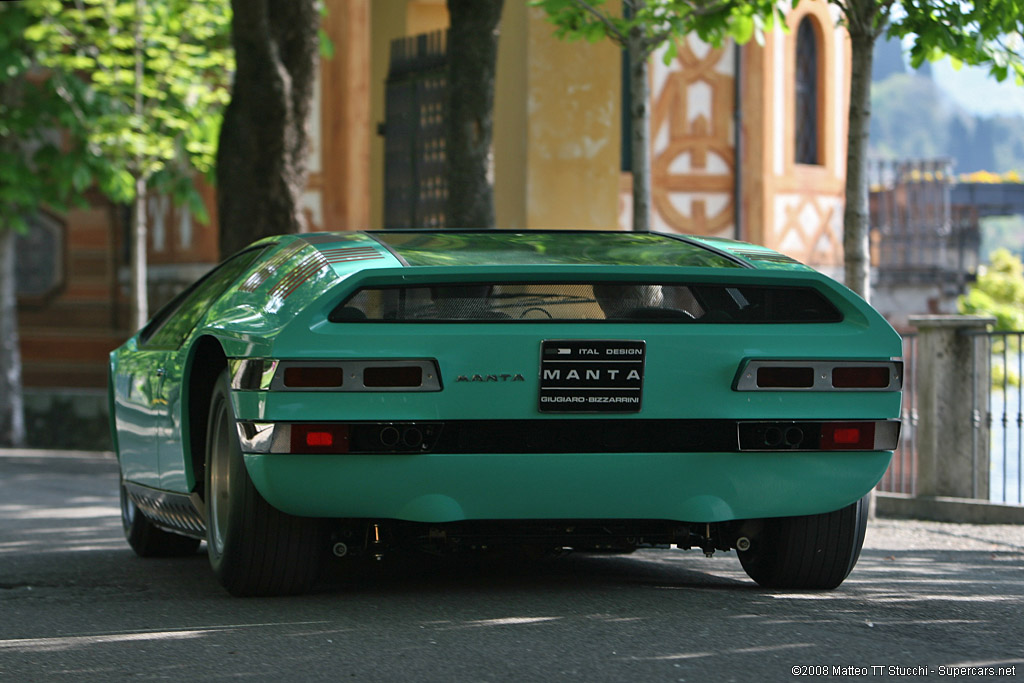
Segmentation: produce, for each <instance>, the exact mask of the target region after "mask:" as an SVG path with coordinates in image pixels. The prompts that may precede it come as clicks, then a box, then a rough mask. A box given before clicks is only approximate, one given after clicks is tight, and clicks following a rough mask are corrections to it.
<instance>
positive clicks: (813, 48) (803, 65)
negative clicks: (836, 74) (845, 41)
mask: <svg viewBox="0 0 1024 683" xmlns="http://www.w3.org/2000/svg"><path fill="white" fill-rule="evenodd" d="M812 21H813V20H812V19H811V18H810V17H804V18H803V19H802V20H801V21H800V26H799V28H798V29H797V32H796V163H798V164H820V163H821V152H820V151H819V149H818V34H817V32H816V31H815V30H814V25H813V24H812Z"/></svg>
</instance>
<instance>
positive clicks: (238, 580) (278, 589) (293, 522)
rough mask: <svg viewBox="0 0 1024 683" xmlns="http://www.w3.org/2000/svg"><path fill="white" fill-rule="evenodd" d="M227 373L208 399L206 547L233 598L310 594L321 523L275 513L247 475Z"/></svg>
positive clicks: (317, 567) (319, 550)
mask: <svg viewBox="0 0 1024 683" xmlns="http://www.w3.org/2000/svg"><path fill="white" fill-rule="evenodd" d="M229 391H230V388H229V385H228V373H227V370H225V371H224V372H222V373H221V375H220V377H219V378H218V379H217V383H216V385H215V386H214V389H213V394H212V396H211V399H210V415H209V421H208V423H207V432H206V435H207V443H206V492H207V501H206V517H207V519H206V546H207V552H208V553H209V556H210V565H211V566H212V567H213V571H214V573H215V574H216V575H217V578H218V580H220V582H221V584H222V585H223V586H224V587H225V588H226V589H227V590H228V592H230V593H231V594H233V595H239V596H245V595H290V594H295V593H301V592H303V591H306V590H308V589H309V588H310V586H311V585H312V584H313V581H315V580H316V578H317V574H318V573H319V570H320V564H321V562H320V560H321V555H322V552H323V550H324V549H325V548H326V539H325V536H324V533H323V524H322V522H321V520H318V519H309V518H304V517H295V516H292V515H288V514H285V513H283V512H281V511H280V510H277V509H276V508H274V507H272V506H271V505H270V504H269V503H268V502H267V501H266V500H264V499H263V496H261V495H260V493H259V491H257V490H256V487H255V486H253V483H252V480H251V479H250V478H249V473H248V472H247V471H246V469H245V462H244V459H243V456H242V451H241V447H240V445H239V442H238V431H237V429H236V427H235V416H234V412H233V409H232V407H231V400H230V394H229Z"/></svg>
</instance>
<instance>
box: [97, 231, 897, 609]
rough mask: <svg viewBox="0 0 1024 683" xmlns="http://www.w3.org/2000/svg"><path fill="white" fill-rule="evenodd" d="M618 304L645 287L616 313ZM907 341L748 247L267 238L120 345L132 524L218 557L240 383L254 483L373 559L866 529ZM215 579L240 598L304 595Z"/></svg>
mask: <svg viewBox="0 0 1024 683" xmlns="http://www.w3.org/2000/svg"><path fill="white" fill-rule="evenodd" d="M602 294H603V295H607V296H606V297H605V299H601V295H602ZM609 296H611V297H619V298H618V299H615V301H616V302H618V303H621V302H622V301H627V300H628V301H630V302H633V303H635V301H634V300H633V299H629V297H640V298H644V297H646V299H645V300H644V301H643V303H644V304H645V305H643V306H639V307H634V308H631V309H629V311H628V312H616V313H609V312H606V308H607V307H608V306H610V304H609V303H608V301H609V299H608V297H609ZM670 298H672V299H673V301H674V302H675V304H676V306H677V307H676V308H672V307H669V306H668V305H667V303H666V302H667V301H668V300H669V299H670ZM681 301H682V302H683V304H679V302H681ZM716 302H717V303H716ZM652 303H653V304H654V305H649V304H652ZM732 309H735V310H732ZM607 310H612V309H611V308H607ZM622 310H625V309H622ZM901 353H902V344H901V340H900V337H899V336H898V335H897V334H896V333H895V332H894V331H893V329H892V328H891V327H890V326H889V325H888V324H887V323H886V322H885V320H884V319H883V318H882V317H881V316H880V315H879V314H878V313H877V312H875V311H874V310H873V309H872V308H871V307H870V306H868V305H867V304H866V303H865V302H864V301H863V300H861V299H860V298H859V297H857V296H856V295H854V294H853V293H852V292H850V291H849V290H847V289H846V288H845V287H843V286H841V285H839V284H837V283H836V282H834V281H833V280H831V279H829V278H828V277H826V276H824V275H822V274H819V273H817V272H816V271H814V270H813V269H811V268H808V267H806V266H803V265H801V264H799V263H797V262H795V261H793V260H791V259H788V258H787V257H784V256H782V255H780V254H777V253H775V252H772V251H770V250H767V249H764V248H762V247H756V246H753V245H749V244H743V243H739V242H732V241H728V240H717V239H699V238H689V237H681V236H670V235H659V234H653V233H620V232H581V231H536V232H535V231H519V232H515V231H464V232H462V231H381V232H363V233H317V234H304V235H291V236H282V237H279V238H272V239H267V240H263V241H262V242H259V243H257V244H255V245H253V246H252V247H250V248H249V249H247V250H245V251H243V252H240V254H237V255H235V256H234V257H232V258H231V259H229V260H228V261H226V262H225V263H224V264H221V266H219V267H218V268H217V269H215V270H214V271H213V272H212V273H211V274H209V275H208V276H207V277H206V278H204V279H203V280H201V281H200V282H199V283H197V285H196V286H194V287H193V288H192V289H190V290H188V291H186V292H185V293H183V295H182V296H180V297H179V298H178V299H176V300H175V301H173V302H171V304H169V305H168V306H167V307H165V308H164V309H163V310H162V311H161V312H159V313H158V314H157V316H155V318H154V320H153V321H151V322H150V323H149V324H148V325H147V326H146V327H145V328H144V329H143V330H142V331H140V332H139V333H138V334H137V335H135V336H134V337H132V338H131V339H129V340H128V341H127V342H126V343H125V344H124V345H123V346H121V347H120V348H118V349H117V350H115V351H114V352H113V353H112V354H111V361H110V387H111V391H110V396H111V416H112V417H111V419H112V428H113V432H114V439H115V444H116V447H117V450H118V458H119V462H120V467H121V472H122V479H123V484H122V493H123V500H124V506H123V507H124V509H125V527H126V533H128V535H129V540H130V541H133V546H134V547H136V550H137V551H140V554H169V553H170V551H169V550H168V551H167V552H162V551H161V543H164V544H165V545H166V543H165V542H169V541H175V542H176V539H174V538H172V535H178V536H181V537H183V538H184V537H192V538H206V539H207V540H208V542H210V541H209V533H210V531H209V527H210V526H211V520H213V521H216V520H217V519H220V522H221V524H220V526H225V525H227V524H228V512H226V510H227V509H228V506H234V505H236V503H233V502H232V501H231V500H229V498H231V495H233V494H232V492H233V491H235V489H234V488H231V489H230V490H229V489H223V491H222V492H223V493H224V496H223V498H224V499H223V500H221V502H220V503H219V505H220V507H219V508H218V509H220V510H221V513H220V517H217V516H216V515H215V513H214V511H212V508H211V505H210V504H209V503H210V498H211V497H212V496H214V495H216V494H210V495H207V491H208V490H209V489H213V490H214V491H218V490H220V489H218V486H219V484H218V483H217V482H220V481H226V479H223V480H222V479H218V475H217V474H216V473H217V472H218V471H219V470H218V469H217V467H218V465H217V462H218V461H217V458H219V457H220V456H218V455H217V453H219V452H221V451H223V450H224V448H222V447H219V446H217V445H216V444H215V443H214V441H215V436H214V431H215V425H216V424H220V423H219V422H218V421H217V420H216V419H215V417H216V416H215V415H213V414H211V412H210V411H211V401H212V403H213V404H214V405H216V404H217V399H216V396H217V387H216V383H217V381H218V377H223V376H226V377H227V378H228V379H227V380H223V379H222V380H221V382H222V383H223V382H228V383H230V389H227V390H225V389H222V390H221V394H223V395H224V396H225V401H226V402H227V403H229V404H230V405H229V406H228V407H229V408H230V410H229V412H227V413H225V414H226V415H227V416H228V417H227V421H228V422H230V424H231V430H229V431H230V433H229V434H228V436H227V437H225V438H229V440H230V444H233V445H232V448H233V449H235V450H237V451H238V452H239V453H240V454H241V456H240V462H244V474H245V477H246V478H247V479H248V482H247V484H248V483H251V486H252V489H253V490H254V491H255V492H256V493H257V494H258V495H257V498H258V499H259V500H260V504H261V505H264V504H266V505H267V506H268V508H269V509H272V510H274V511H276V512H274V514H277V513H281V514H283V515H285V516H287V517H288V518H289V519H291V520H293V521H296V524H299V523H300V522H299V520H318V521H317V524H320V525H322V526H323V525H326V526H323V528H325V529H332V530H333V531H324V533H325V534H326V536H325V537H324V538H328V539H329V540H330V539H333V541H332V542H333V544H334V545H333V547H334V548H335V554H339V553H338V541H337V539H338V538H342V537H345V538H348V537H352V536H353V535H355V536H359V535H360V534H363V536H359V537H360V538H362V537H365V530H366V529H372V530H373V533H374V534H375V541H374V543H376V544H377V545H381V544H382V542H381V541H380V536H379V535H380V534H381V533H382V532H381V529H385V531H386V533H388V534H390V535H389V538H391V539H394V540H395V541H396V542H397V540H398V539H400V538H401V539H422V538H426V537H432V538H435V539H436V538H444V539H449V538H458V537H459V536H460V531H459V530H460V529H465V528H466V527H467V525H473V527H472V528H473V529H474V531H473V534H477V535H480V534H482V536H480V537H481V538H486V537H488V536H489V535H490V534H489V532H488V531H487V529H490V528H493V529H495V531H494V535H493V538H494V539H500V538H506V539H512V538H516V537H517V532H516V531H515V530H516V529H520V528H523V529H525V528H527V527H531V525H532V527H531V528H538V527H540V526H543V525H544V524H545V523H548V522H553V521H555V520H558V521H559V522H560V524H561V525H562V526H564V521H565V520H577V521H581V522H582V521H583V520H587V521H592V522H594V526H595V528H597V527H600V528H610V527H616V528H618V526H617V525H620V526H621V529H622V532H621V533H610V534H609V537H608V539H606V540H607V543H605V544H603V545H602V543H601V539H600V538H597V540H595V537H594V535H593V534H590V535H587V536H586V541H579V542H578V543H575V542H574V541H573V536H572V535H571V534H570V535H568V536H566V537H565V538H556V537H549V536H550V534H549V535H548V536H545V539H546V544H547V545H553V546H569V547H573V546H575V545H579V546H580V547H582V546H587V549H600V548H601V547H607V548H613V547H614V548H619V549H621V546H622V544H623V543H624V542H625V541H624V540H623V539H626V538H630V539H633V538H636V537H637V533H638V528H640V527H642V528H646V529H655V530H657V531H651V532H650V533H649V534H647V535H648V536H649V537H650V538H651V539H653V540H652V541H651V543H652V544H654V545H665V544H666V543H672V544H675V545H679V546H680V547H687V545H699V546H701V547H704V549H705V550H706V551H707V550H708V548H709V547H711V549H712V550H713V549H714V548H716V547H717V548H720V549H729V548H738V549H739V550H746V548H745V547H744V546H748V545H749V542H750V541H751V539H756V538H757V537H758V530H759V529H760V528H761V527H762V526H764V525H763V523H762V522H760V521H758V520H772V519H781V518H793V519H809V518H812V517H814V516H821V515H828V514H838V513H837V511H842V510H844V509H853V508H856V509H855V510H853V512H851V513H850V514H854V513H856V514H854V516H855V517H856V519H858V520H859V519H860V517H859V516H858V515H860V514H861V513H860V508H861V507H863V505H862V503H860V502H859V501H861V499H862V498H863V497H865V496H866V494H868V493H869V492H870V490H871V489H872V487H873V486H874V485H875V484H876V483H877V482H878V480H879V479H880V478H881V476H882V474H883V473H884V472H885V470H886V468H887V467H888V464H889V461H890V458H891V455H892V449H893V448H895V445H896V439H897V438H898V431H899V427H898V422H896V418H898V416H899V411H900V386H901V382H902V377H901V373H902V365H901V363H900V362H899V357H900V356H901ZM588 354H590V355H589V356H588ZM562 359H565V360H562ZM559 363H562V365H559ZM587 363H590V365H587ZM630 363H632V365H630ZM591 368H593V370H591ZM634 369H635V372H633V373H632V374H630V377H632V378H633V379H630V380H629V381H626V379H625V378H626V376H627V374H628V373H629V371H630V370H634ZM588 370H589V371H590V372H589V373H588ZM574 371H575V374H574ZM619 373H621V374H619ZM569 377H572V378H573V379H572V381H569V380H568V379H567V378H569ZM576 378H582V379H579V381H577V379H576ZM609 378H611V379H609ZM211 395H212V396H214V398H213V399H211ZM234 430H237V433H235V431H234ZM217 434H222V436H223V434H227V432H223V430H222V431H221V432H217ZM222 440H223V439H222ZM211 444H212V445H211ZM218 448H220V450H218ZM225 462H226V461H225ZM224 467H225V468H226V467H227V465H224ZM241 467H242V466H241V465H238V468H239V469H238V470H237V472H241V471H243V470H242V469H241ZM211 470H212V472H213V475H212V476H213V479H212V480H211ZM222 471H224V472H227V470H226V469H223V470H222ZM237 472H236V475H235V476H237ZM211 482H212V483H211ZM235 485H236V484H232V486H235ZM231 510H232V512H231V514H232V515H235V514H237V515H238V516H239V517H244V516H245V515H246V514H247V513H243V512H238V513H235V512H234V511H233V510H234V508H233V507H231ZM324 520H335V521H334V522H324ZM340 520H343V521H340ZM598 521H599V522H600V524H599V523H597V522H598ZM240 523H241V522H237V521H235V522H232V524H234V525H235V527H237V526H238V524H240ZM310 523H311V524H312V523H313V522H312V521H310ZM488 525H490V526H488ZM602 525H603V526H602ZM638 525H639V526H638ZM712 525H715V532H714V533H713V532H712ZM858 525H859V526H858ZM214 526H217V524H214ZM854 526H855V527H856V528H854V529H853V530H852V532H853V533H854V535H857V534H858V533H859V534H860V535H861V537H862V534H863V528H862V527H863V522H862V521H857V522H856V523H855V524H854ZM150 527H152V528H150ZM318 528H320V527H318ZM140 529H141V531H140ZM339 529H341V530H343V532H344V533H342V532H341V531H339ZM389 529H390V531H388V530H389ZM481 529H482V530H483V531H481ZM682 529H685V531H680V530H682ZM695 529H698V530H699V529H704V532H702V533H698V532H697V531H694V530H695ZM420 530H422V533H421V531H420ZM144 531H151V532H152V536H153V537H154V538H157V539H159V540H158V541H152V542H149V541H146V540H145V538H148V537H146V536H145V534H144V533H143V532H144ZM133 533H134V534H135V536H136V538H134V540H133ZM218 533H219V532H218ZM239 533H240V532H239ZM523 533H526V532H523ZM766 533H767V532H766ZM778 533H781V532H777V533H776V536H777V535H778ZM339 534H340V535H339ZM346 534H347V535H346ZM679 534H684V535H685V538H681V537H680V536H679ZM520 535H521V534H520ZM527 535H528V534H527ZM599 535H600V534H598V536H599ZM641 535H643V534H641ZM474 537H476V536H474ZM140 538H142V539H143V540H139V539H140ZM768 538H769V536H768V535H766V536H764V539H766V540H765V542H764V543H761V545H762V546H765V545H768V543H767V539H768ZM771 538H775V537H774V536H773V537H771ZM327 542H328V541H323V540H322V539H321V540H320V541H318V543H320V544H324V543H327ZM182 543H184V542H182ZM218 544H219V542H218ZM773 544H775V542H774V541H773ZM229 545H230V544H229ZM343 545H344V544H343ZM356 545H359V544H356ZM364 545H365V544H364ZM640 545H642V543H641V544H640ZM757 545H758V544H757V543H755V546H757ZM855 545H856V551H857V552H859V547H860V544H859V542H857V543H856V544H855ZM350 546H352V544H348V545H346V546H345V548H346V552H347V551H348V550H349V549H350V550H351V551H356V550H362V551H366V550H367V548H366V547H359V548H357V547H354V546H353V547H350ZM184 547H191V549H192V550H193V551H194V546H189V545H188V544H187V543H185V544H184ZM370 550H374V549H372V548H371V549H370ZM374 552H375V551H374ZM750 552H753V551H750ZM857 552H854V553H853V557H852V560H850V558H847V560H849V567H848V568H846V570H845V572H840V573H842V577H840V578H839V581H841V580H842V578H845V575H846V573H848V571H849V568H852V563H853V562H855V561H856V554H857ZM847 554H849V553H847ZM742 557H743V556H742V555H741V558H742ZM759 561H761V560H759ZM842 561H845V560H841V561H840V563H842ZM751 562H753V560H751ZM745 566H746V563H745ZM215 569H218V565H217V564H216V563H215ZM748 571H750V570H749V569H748ZM779 571H780V572H783V573H786V572H785V571H784V570H781V569H780V570H779ZM228 573H229V574H230V571H228ZM834 573H835V572H833V574H834ZM762 574H763V571H762ZM219 575H221V572H219ZM751 575H752V576H754V577H755V578H756V579H758V580H759V581H760V582H761V583H764V584H765V585H787V584H786V582H785V581H783V580H780V579H778V577H776V579H771V578H765V579H764V580H762V578H763V576H761V577H759V576H758V575H755V573H752V574H751ZM310 576H312V574H310ZM773 576H774V575H773ZM221 579H222V581H223V582H225V585H226V586H228V588H229V590H232V592H235V593H239V594H249V593H254V592H256V593H266V592H294V591H296V590H301V589H303V588H304V587H306V586H308V581H306V583H302V582H299V583H294V582H292V583H288V582H285V583H287V586H285V585H284V584H281V585H278V586H277V588H271V589H268V590H262V589H258V588H254V587H253V586H255V585H256V584H255V583H253V582H250V584H247V587H246V586H242V585H241V584H240V583H239V580H236V579H231V578H228V579H225V577H224V576H223V575H221ZM232 582H234V583H232ZM811 583H812V584H813V583H814V582H811ZM820 583H822V585H823V586H824V584H832V583H835V584H836V585H838V582H836V581H834V580H833V579H832V578H830V579H829V580H827V581H824V582H820ZM300 584H301V585H300ZM275 585H276V584H275ZM808 585H811V584H808ZM825 587H831V586H825Z"/></svg>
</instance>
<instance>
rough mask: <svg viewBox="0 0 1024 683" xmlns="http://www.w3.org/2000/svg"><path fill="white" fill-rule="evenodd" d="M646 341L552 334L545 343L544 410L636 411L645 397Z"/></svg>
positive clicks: (541, 402) (542, 357)
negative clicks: (587, 338) (557, 336)
mask: <svg viewBox="0 0 1024 683" xmlns="http://www.w3.org/2000/svg"><path fill="white" fill-rule="evenodd" d="M646 349H647V344H646V342H642V341H632V340H631V341H619V340H580V339H569V340H559V339H549V340H545V341H542V342H541V345H540V399H539V403H538V409H539V410H540V412H542V413H637V412H640V403H641V400H642V398H643V386H644V355H645V354H646Z"/></svg>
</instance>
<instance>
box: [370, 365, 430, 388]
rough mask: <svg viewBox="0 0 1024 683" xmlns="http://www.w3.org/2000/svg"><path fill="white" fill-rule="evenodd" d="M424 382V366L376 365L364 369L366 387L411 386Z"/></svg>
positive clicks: (420, 384)
mask: <svg viewBox="0 0 1024 683" xmlns="http://www.w3.org/2000/svg"><path fill="white" fill-rule="evenodd" d="M422 384H423V368H421V367H419V366H404V367H403V366H396V367H388V366H375V367H369V368H366V369H365V370H363V386H364V387H409V388H415V387H418V386H422Z"/></svg>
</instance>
